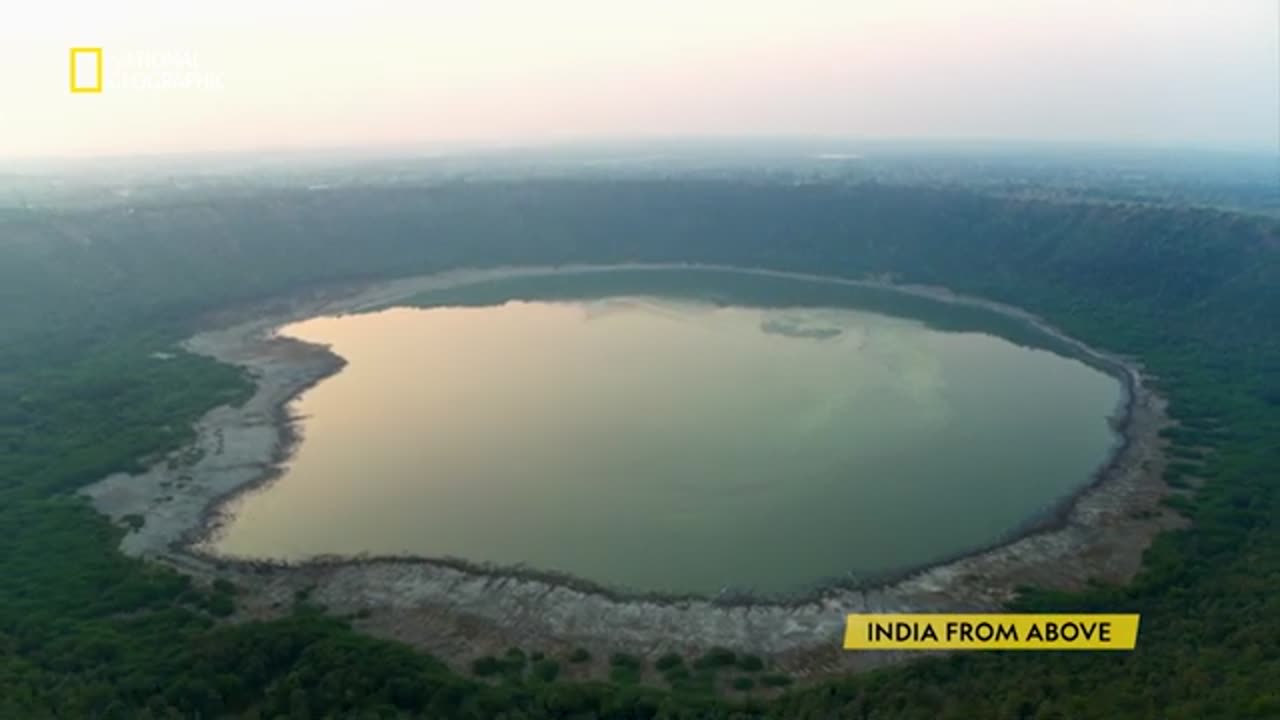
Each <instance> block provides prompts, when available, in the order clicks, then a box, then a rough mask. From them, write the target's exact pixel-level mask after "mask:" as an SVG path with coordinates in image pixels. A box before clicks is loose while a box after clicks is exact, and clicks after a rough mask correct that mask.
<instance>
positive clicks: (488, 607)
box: [82, 264, 1181, 677]
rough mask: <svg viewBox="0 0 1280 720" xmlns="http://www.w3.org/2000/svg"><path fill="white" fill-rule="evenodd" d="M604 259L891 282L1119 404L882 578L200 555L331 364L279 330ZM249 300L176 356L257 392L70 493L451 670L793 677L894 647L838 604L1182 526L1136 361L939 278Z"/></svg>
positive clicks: (1122, 549)
mask: <svg viewBox="0 0 1280 720" xmlns="http://www.w3.org/2000/svg"><path fill="white" fill-rule="evenodd" d="M613 269H618V270H646V269H651V270H675V269H690V270H698V269H703V270H737V271H741V272H751V273H760V274H767V275H773V276H778V277H788V278H796V279H805V280H814V281H821V282H837V283H846V284H853V285H862V286H867V287H879V288H885V287H891V288H893V289H895V290H898V291H900V292H904V293H910V294H914V295H919V296H926V297H930V298H934V299H937V300H941V301H945V302H951V303H961V304H969V305H975V306H981V307H984V308H987V309H989V310H992V311H994V312H999V313H1003V314H1005V315H1009V316H1012V317H1016V318H1018V319H1021V320H1023V321H1025V322H1026V323H1028V324H1030V325H1032V326H1034V327H1036V328H1038V329H1039V330H1040V331H1041V332H1044V333H1046V334H1048V335H1051V336H1053V337H1055V338H1057V339H1059V340H1061V341H1063V342H1065V343H1067V344H1069V345H1070V346H1071V347H1072V348H1073V349H1074V350H1075V351H1076V352H1077V353H1079V355H1080V356H1081V357H1082V358H1083V359H1086V360H1087V361H1089V362H1090V363H1092V364H1095V365H1097V366H1098V367H1101V368H1103V369H1105V370H1107V371H1108V372H1110V373H1111V374H1113V375H1115V376H1116V377H1117V378H1118V379H1120V381H1121V382H1122V384H1123V385H1124V387H1125V393H1124V401H1123V403H1122V406H1121V407H1120V408H1119V409H1118V410H1117V414H1116V416H1115V417H1113V418H1112V422H1113V425H1114V427H1115V429H1116V431H1117V432H1118V433H1119V435H1120V438H1121V439H1120V442H1118V443H1117V445H1116V446H1115V448H1114V450H1113V452H1112V454H1111V456H1110V457H1109V458H1108V459H1107V460H1106V462H1105V464H1104V465H1103V466H1102V467H1101V468H1100V469H1099V470H1098V471H1097V473H1096V474H1095V476H1094V478H1093V481H1092V482H1091V483H1089V484H1087V485H1086V486H1085V487H1083V488H1082V489H1081V490H1080V491H1079V492H1078V493H1076V494H1075V495H1073V496H1071V497H1069V498H1064V499H1063V501H1062V502H1061V503H1060V504H1059V505H1058V506H1057V507H1056V508H1054V509H1053V511H1052V512H1050V513H1048V514H1046V515H1045V516H1043V517H1039V518H1033V519H1031V520H1030V521H1029V523H1028V525H1027V526H1026V527H1024V528H1023V529H1022V530H1021V531H1020V532H1019V533H1018V534H1016V535H1014V536H1011V537H1009V538H1007V539H1006V540H1005V541H1002V542H1000V543H997V544H995V545H993V546H991V547H989V548H986V549H981V550H977V551H970V552H968V553H966V554H964V555H962V556H958V557H955V558H952V559H949V560H946V561H943V562H939V563H935V564H932V565H930V566H928V567H923V568H918V569H915V570H912V571H909V572H903V573H899V574H898V575H897V576H896V577H891V578H881V579H879V580H876V581H867V580H863V581H862V582H860V583H858V584H854V583H853V582H851V581H846V582H833V583H830V584H828V585H826V586H825V587H820V588H818V589H816V590H814V591H813V592H811V593H808V594H806V595H804V596H800V597H795V598H792V599H788V600H763V599H751V598H741V597H736V598H716V599H705V598H692V597H690V598H679V597H656V596H637V595H628V594H624V593H618V592H613V591H610V590H609V589H607V588H603V587H598V586H595V585H593V584H592V583H590V582H587V581H583V580H580V579H575V578H569V577H560V576H556V575H553V574H549V573H540V572H537V571H530V570H525V569H523V568H493V567H482V566H476V565H472V564H470V563H467V562H466V561H463V560H451V559H427V558H414V557H386V558H368V557H355V558H318V559H316V560H314V561H309V562H306V563H301V564H295V565H283V564H275V563H270V562H261V561H254V560H249V559H243V558H230V557H220V556H217V555H214V554H212V553H211V552H210V550H209V547H210V545H209V543H208V540H209V539H210V538H211V537H213V536H215V535H216V533H217V531H218V527H219V525H220V523H221V521H222V519H223V512H224V510H223V508H224V507H225V503H226V501H227V500H229V499H230V498H231V497H233V496H234V495H236V494H238V493H241V492H243V491H245V490H246V489H248V488H251V487H253V486H255V485H258V484H261V483H264V482H269V481H270V480H272V479H273V478H275V477H276V476H277V475H278V474H279V472H280V467H281V463H282V462H283V461H284V460H286V459H287V457H288V455H289V453H290V451H291V449H292V447H293V445H294V443H295V442H296V440H297V438H296V434H295V430H294V427H295V423H294V422H293V421H294V418H292V417H290V415H289V411H288V406H289V401H290V400H291V399H293V398H294V397H296V396H297V395H298V394H299V393H301V392H302V391H304V390H305V389H306V388H308V387H310V386H311V385H313V384H315V383H316V382H318V381H320V380H321V379H323V378H325V377H327V376H328V375H330V374H332V373H334V372H336V371H337V370H338V369H339V368H341V367H342V365H343V360H342V359H341V358H339V357H337V356H336V355H334V354H332V353H331V352H329V351H328V349H327V348H324V347H321V346H317V345H311V344H307V343H303V342H300V341H297V340H293V339H289V338H284V337H280V336H278V335H276V333H275V330H276V329H277V328H279V327H280V326H282V325H285V324H288V323H290V322H293V321H296V320H301V319H304V318H308V317H314V316H317V315H334V314H342V313H351V312H360V311H365V310H370V309H375V308H379V307H384V306H387V305H390V304H394V303H396V302H397V301H402V300H404V299H407V298H409V297H411V296H413V295H415V294H418V293H421V292H424V291H427V290H433V289H441V288H448V287H453V286H459V285H464V284H467V283H471V282H478V281H484V280H492V279H500V278H506V277H515V276H532V275H546V274H553V273H576V272H601V271H609V270H613ZM262 312H263V315H262V316H260V317H256V318H253V319H250V320H247V321H243V322H237V323H234V324H231V325H230V326H228V327H223V328H221V329H215V330H210V331H207V332H202V333H200V334H197V335H195V336H194V337H192V338H190V339H188V340H187V341H186V342H185V343H184V345H185V347H186V349H188V350H190V351H191V352H195V353H199V354H203V355H208V356H210V357H213V358H216V359H218V360H220V361H222V362H227V363H231V364H235V365H239V366H241V367H244V368H245V369H246V370H247V371H248V372H249V373H250V374H251V375H252V377H253V379H254V381H255V383H256V390H255V392H254V394H253V396H252V397H251V398H250V399H249V400H248V401H247V402H246V403H245V404H244V405H243V406H241V407H237V408H233V407H229V406H223V407H219V408H215V409H214V410H212V411H210V412H209V413H208V414H206V415H205V416H204V417H203V418H201V420H200V421H199V422H198V423H197V425H196V430H197V437H196V439H195V441H194V442H193V443H192V444H191V445H190V446H188V447H186V448H182V449H181V450H178V451H176V452H174V453H172V454H171V455H170V456H168V457H166V458H163V459H161V460H160V461H159V462H157V463H155V464H154V465H152V466H151V467H150V468H149V469H148V470H147V471H146V472H144V473H142V474H139V475H125V474H116V475H111V476H109V477H107V478H104V479H103V480H101V481H99V482H98V483H95V484H94V485H91V486H89V487H87V488H85V489H84V490H83V491H82V492H83V494H85V495H87V496H88V497H89V498H90V499H91V501H92V502H93V504H94V505H95V507H97V508H98V509H99V511H101V512H103V513H104V514H106V515H108V516H110V517H112V518H113V519H115V520H117V521H119V522H121V523H122V524H125V525H127V526H129V527H130V530H129V532H128V533H127V534H126V535H125V537H124V539H123V540H122V542H121V550H122V551H123V552H125V553H126V554H129V555H134V556H140V557H147V558H151V559H154V560H157V561H160V562H164V563H166V564H169V565H171V566H173V567H175V568H176V569H178V570H180V571H183V572H187V573H189V574H193V575H195V576H197V577H199V578H201V579H208V578H210V577H214V576H217V577H226V578H228V579H230V580H232V581H233V582H236V583H237V584H239V585H241V586H242V587H243V588H245V589H246V590H247V592H246V593H245V597H244V599H243V602H242V605H243V608H242V613H241V615H242V616H245V617H269V616H272V615H275V614H279V613H281V612H287V610H288V608H289V606H290V605H291V604H292V603H293V601H294V598H295V597H296V595H297V593H299V592H300V591H305V592H306V593H308V595H309V597H310V599H311V600H312V601H313V602H316V603H319V604H322V605H324V606H325V607H327V608H328V609H329V610H330V611H332V612H335V613H340V614H357V613H358V616H359V618H360V619H358V620H356V624H357V626H359V627H362V628H364V629H366V630H368V631H369V632H372V633H374V634H377V635H382V636H387V637H392V638H395V639H398V640H401V641H405V642H409V643H411V644H414V645H417V646H419V647H422V648H424V649H426V650H428V651H430V652H432V653H434V654H436V655H438V656H439V657H441V658H442V659H445V660H447V661H450V662H453V663H455V664H456V665H459V666H461V665H464V664H465V663H466V662H467V661H469V660H470V659H472V658H474V657H477V656H480V655H485V654H493V653H496V652H501V651H502V650H503V649H505V648H507V647H510V646H520V647H523V648H526V649H532V650H543V651H544V652H558V651H561V650H566V649H569V648H575V647H586V648H589V649H591V650H592V651H593V654H594V655H595V656H596V657H606V656H607V655H608V654H609V653H610V652H615V651H621V652H629V653H635V654H640V655H646V656H651V657H653V656H656V655H658V654H661V653H665V652H668V651H673V650H674V651H677V652H683V653H697V652H701V651H703V650H706V649H708V648H711V647H715V646H725V647H730V648H734V649H737V650H742V651H747V652H753V653H757V654H761V655H765V656H768V657H769V658H771V659H772V660H773V662H774V663H775V664H776V665H777V666H778V667H779V668H781V669H784V670H787V671H790V672H792V673H794V674H796V675H798V676H801V677H816V676H821V675H825V674H830V673H839V672H848V671H850V670H857V669H863V668H867V667H871V666H875V665H880V664H884V663H887V662H893V661H896V660H900V659H902V658H903V657H905V655H903V654H895V653H846V652H843V651H841V650H840V648H839V646H840V642H841V639H842V636H843V628H844V617H845V615H846V614H848V613H852V612H913V611H977V610H994V609H998V608H999V607H1001V606H1002V605H1003V604H1004V603H1006V602H1008V601H1009V600H1010V599H1012V598H1013V597H1014V595H1015V591H1016V588H1018V587H1022V586H1026V585H1037V586H1041V587H1049V588H1058V589H1074V588H1079V587H1081V586H1083V585H1084V584H1085V583H1087V582H1088V581H1090V580H1101V581H1104V582H1124V581H1126V580H1127V579H1129V578H1130V577H1132V575H1133V574H1134V573H1135V572H1136V571H1137V569H1138V567H1139V566H1140V564H1141V559H1142V553H1143V551H1144V550H1145V549H1146V547H1147V546H1148V545H1149V544H1150V542H1151V539H1152V538H1153V537H1154V536H1155V535H1156V534H1157V533H1158V532H1160V531H1161V530H1163V529H1165V528H1169V527H1174V526H1176V525H1177V524H1178V523H1179V522H1181V521H1180V520H1179V519H1178V518H1177V517H1176V516H1174V515H1173V514H1171V513H1169V512H1167V511H1165V510H1164V509H1163V508H1162V506H1161V505H1160V502H1159V501H1160V499H1161V497H1163V496H1164V495H1165V494H1166V493H1167V492H1168V489H1167V487H1166V486H1165V484H1164V482H1163V481H1162V480H1161V473H1162V471H1163V467H1164V462H1165V461H1164V456H1163V448H1162V442H1161V440H1160V438H1159V430H1160V429H1161V428H1162V427H1164V426H1165V425H1166V424H1168V419H1167V416H1166V414H1165V402H1164V400H1163V399H1162V398H1161V397H1159V396H1158V395H1157V394H1156V393H1155V392H1153V391H1152V390H1151V389H1150V388H1149V387H1148V385H1147V383H1146V381H1145V378H1144V376H1143V374H1142V371H1141V369H1140V368H1139V367H1138V365H1137V364H1136V363H1135V362H1133V361H1131V360H1129V359H1127V358H1122V357H1118V356H1114V355H1110V354H1107V353H1104V352H1101V351H1098V350H1095V349H1092V348H1089V347H1087V346H1085V345H1083V344H1082V343H1079V342H1078V341H1075V340H1073V339H1070V338H1067V337H1065V336H1064V335H1063V334H1062V333H1061V332H1059V331H1058V330H1056V329H1055V328H1053V327H1051V326H1049V325H1047V324H1046V323H1044V322H1043V321H1041V320H1040V319H1039V318H1036V317H1035V316H1033V315H1031V314H1029V313H1027V312H1025V311H1023V310H1020V309H1018V308H1014V307H1010V306H1006V305H1001V304H998V303H994V302H989V301H985V300H980V299H975V298H968V297H963V296H958V295H955V294H953V293H951V292H949V291H947V290H945V289H941V288H933V287H921V286H908V285H891V284H889V283H886V282H883V281H879V280H838V279H831V278H824V277H818V276H809V275H800V274H794V273H782V272H774V271H766V270H751V269H741V268H729V267H721V266H705V265H701V266H693V265H671V264H651V265H649V264H646V265H641V264H631V265H617V266H605V267H600V266H586V265H581V266H562V267H557V268H550V267H536V268H495V269H490V270H465V271H455V272H449V273H443V274H439V275H432V276H425V277H418V278H408V279H403V280H396V281H390V282H385V283H380V284H377V285H374V286H370V287H367V288H364V289H361V290H355V291H351V292H347V293H342V294H335V295H332V296H330V297H324V298H317V299H311V300H299V301H294V302H292V303H290V304H289V305H288V306H287V307H284V308H280V307H277V308H274V309H270V310H263V311H262ZM138 517H141V518H142V522H141V524H140V525H139V524H138V523H137V518H138ZM596 669H597V670H598V671H600V670H603V669H602V668H598V667H597V668H596Z"/></svg>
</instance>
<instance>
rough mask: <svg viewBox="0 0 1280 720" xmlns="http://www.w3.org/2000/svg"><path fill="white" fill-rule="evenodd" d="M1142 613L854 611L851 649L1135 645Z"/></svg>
mask: <svg viewBox="0 0 1280 720" xmlns="http://www.w3.org/2000/svg"><path fill="white" fill-rule="evenodd" d="M1138 620H1139V616H1138V615H1108V614H1095V613H1077V614H1068V615H1053V614H1032V613H993V614H961V615H945V614H933V613H918V614H875V615H850V616H849V618H848V622H847V624H846V625H845V632H844V648H845V649H846V650H1132V649H1133V648H1134V646H1136V645H1137V642H1138Z"/></svg>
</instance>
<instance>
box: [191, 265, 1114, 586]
mask: <svg viewBox="0 0 1280 720" xmlns="http://www.w3.org/2000/svg"><path fill="white" fill-rule="evenodd" d="M412 304H413V305H415V306H414V307H394V308H388V309H384V310H381V311H377V312H371V313H366V314H358V315H347V316H341V317H321V318H315V319H311V320H307V321H304V322H299V323H296V324H293V325H290V326H287V327H285V328H283V329H282V330H281V332H282V333H283V334H285V335H288V336H292V337H296V338H300V339H302V340H306V341H309V342H313V343H319V344H324V345H328V346H330V348H331V349H332V351H333V352H335V353H337V354H338V355H340V356H342V357H343V358H345V359H346V360H347V364H346V366H345V367H344V368H343V369H342V370H341V371H339V372H338V373H337V374H335V375H333V376H331V377H329V378H326V379H324V380H323V381H321V382H320V383H319V384H317V385H316V386H315V387H313V388H312V389H310V390H308V391H306V392H305V393H304V394H302V395H301V396H300V397H299V398H297V399H296V400H295V401H294V402H293V403H292V405H291V407H290V410H291V413H292V414H294V415H295V416H296V417H297V418H298V420H297V424H298V429H299V431H300V440H299V442H298V444H297V445H296V447H295V452H294V455H293V457H292V458H291V459H290V460H289V461H288V462H287V464H286V466H285V468H284V472H283V474H282V475H281V477H280V478H279V479H278V480H276V481H274V482H272V483H270V484H269V485H266V486H264V487H262V488H259V489H257V490H254V491H252V492H250V493H247V494H246V495H244V496H242V497H241V498H239V499H238V500H237V501H235V502H234V503H233V504H232V505H231V506H230V508H229V510H230V512H231V516H230V519H229V521H228V523H227V524H226V526H225V527H224V528H223V530H222V532H221V534H220V536H219V537H218V538H217V539H216V541H215V545H214V548H215V549H216V550H217V551H219V552H221V553H225V554H230V555H239V556H250V557H267V558H279V559H291V560H301V559H306V558H309V557H313V556H316V555H323V554H339V555H357V554H361V553H367V554H373V555H379V554H400V553H407V554H413V555H420V556H426V557H444V556H452V557H458V558H464V559H466V560H470V561H474V562H477V563H496V564H501V565H523V566H526V567H530V568H534V569H540V570H552V571H558V572H564V573H569V574H572V575H575V576H579V577H582V578H585V579H588V580H592V581H595V582H598V583H602V584H605V585H609V586H615V587H620V588H629V589H634V590H656V591H670V592H692V593H700V594H715V593H717V592H719V591H722V590H724V589H726V588H731V589H734V590H739V591H742V590H750V591H754V592H757V593H762V594H778V593H783V594H785V593H789V592H795V591H799V590H802V589H804V588H808V587H811V586H813V585H814V584H815V583H819V582H822V581H825V580H830V579H833V578H844V577H848V576H849V575H851V574H855V575H857V574H868V573H877V572H884V571H889V570H893V569H899V568H905V567H911V566H916V565H920V564H923V563H927V562H930V561H933V560H936V559H939V558H942V557H950V556H953V555H955V554H957V553H959V552H962V551H964V550H967V549H972V548H976V547H979V546H983V545H986V544H989V543H991V542H993V541H995V540H997V539H999V538H1001V537H1003V536H1006V535H1008V534H1009V533H1011V532H1013V531H1015V530H1016V529H1017V528H1019V527H1020V526H1023V525H1024V524H1025V523H1027V522H1028V521H1029V520H1031V519H1033V518H1035V517H1036V516H1037V515H1038V514H1041V513H1043V512H1044V511H1045V510H1046V509H1047V508H1049V507H1050V506H1052V505H1053V504H1054V503H1055V502H1056V501H1058V500H1060V499H1061V498H1063V497H1065V496H1067V495H1069V494H1070V493H1072V492H1074V491H1075V490H1077V489H1078V488H1080V487H1081V486H1083V485H1085V484H1087V483H1088V482H1089V480H1090V478H1091V476H1092V474H1093V473H1094V472H1095V471H1096V469H1097V468H1098V467H1099V466H1100V465H1101V464H1102V463H1103V462H1104V461H1105V459H1106V457H1107V454H1108V452H1109V451H1110V450H1111V448H1112V447H1113V446H1114V444H1115V443H1116V442H1117V440H1118V438H1117V437H1116V435H1115V433H1114V432H1113V431H1112V429H1111V427H1110V425H1109V423H1108V418H1109V417H1110V416H1111V415H1113V414H1114V413H1115V412H1116V410H1117V407H1118V404H1119V403H1120V401H1121V398H1122V393H1123V390H1122V387H1121V386H1120V383H1119V382H1118V381H1117V380H1116V379H1115V378H1113V377H1111V376H1109V375H1107V374H1105V373H1103V372H1101V371H1099V370H1097V369H1095V368H1093V367H1090V366H1089V365H1087V364H1085V363H1084V362H1082V361H1081V360H1079V359H1076V358H1073V357H1071V356H1070V353H1068V352H1067V351H1066V350H1064V349H1063V348H1060V347H1055V346H1054V342H1053V341H1052V340H1050V339H1048V338H1045V337H1043V336H1040V335H1039V334H1038V333H1037V332H1035V331H1033V330H1032V329H1030V328H1029V327H1027V326H1025V325H1024V324H1022V323H1021V322H1020V321H1016V320H1013V319H1011V318H1008V317H1005V316H1002V315H997V314H995V313H991V312H989V311H985V310H980V309H977V308H972V307H965V306H959V305H948V304H945V303H940V302H936V301H930V300H923V299H921V298H916V297H909V296H905V295H901V294H899V293H893V292H888V291H875V290H868V289H866V288H857V287H852V286H846V285H839V284H834V283H824V282H816V281H805V280H799V279H787V278H779V277H765V276H757V275H749V274H745V273H732V272H721V271H717V272H695V271H625V272H624V271H614V272H591V273H574V274H564V275H546V276H539V277H520V278H511V279H507V280H490V281H486V282H484V283H477V284H475V285H472V286H465V287H459V288H452V289H448V290H440V291H435V292H433V293H430V294H426V295H423V296H420V297H418V298H415V299H414V300H413V303H412Z"/></svg>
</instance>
